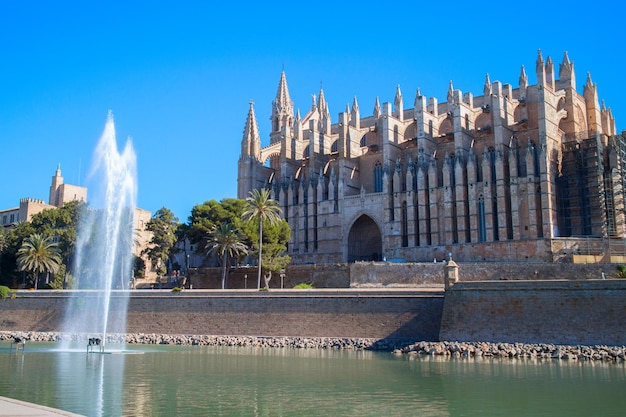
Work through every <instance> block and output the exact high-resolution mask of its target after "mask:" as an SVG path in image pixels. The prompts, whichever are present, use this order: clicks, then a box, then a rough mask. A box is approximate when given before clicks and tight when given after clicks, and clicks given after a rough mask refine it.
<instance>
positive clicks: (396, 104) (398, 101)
mask: <svg viewBox="0 0 626 417" xmlns="http://www.w3.org/2000/svg"><path fill="white" fill-rule="evenodd" d="M393 112H394V116H395V117H396V118H397V119H398V120H400V121H402V120H404V101H403V100H402V91H400V84H398V87H396V97H395V98H394V100H393Z"/></svg>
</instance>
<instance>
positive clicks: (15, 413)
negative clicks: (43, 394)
mask: <svg viewBox="0 0 626 417" xmlns="http://www.w3.org/2000/svg"><path fill="white" fill-rule="evenodd" d="M0 416H2V417H9V416H10V417H19V416H25V417H59V416H64V417H83V416H80V415H79V414H74V413H70V412H67V411H63V410H56V409H54V408H50V407H45V406H43V405H37V404H31V403H27V402H24V401H19V400H14V399H13V398H7V397H0Z"/></svg>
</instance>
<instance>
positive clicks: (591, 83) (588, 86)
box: [585, 72, 595, 88]
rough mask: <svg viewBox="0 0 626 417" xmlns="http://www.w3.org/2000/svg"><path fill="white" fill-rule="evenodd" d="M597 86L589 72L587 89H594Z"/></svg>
mask: <svg viewBox="0 0 626 417" xmlns="http://www.w3.org/2000/svg"><path fill="white" fill-rule="evenodd" d="M593 87H595V84H594V83H593V81H591V73H590V72H587V82H586V83H585V88H593Z"/></svg>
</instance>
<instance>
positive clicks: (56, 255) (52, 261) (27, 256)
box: [17, 233, 62, 289]
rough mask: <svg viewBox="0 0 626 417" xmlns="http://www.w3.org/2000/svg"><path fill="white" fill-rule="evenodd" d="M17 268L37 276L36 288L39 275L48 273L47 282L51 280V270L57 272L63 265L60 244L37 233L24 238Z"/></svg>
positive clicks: (18, 253)
mask: <svg viewBox="0 0 626 417" xmlns="http://www.w3.org/2000/svg"><path fill="white" fill-rule="evenodd" d="M17 255H18V256H17V268H18V269H19V270H20V271H26V272H30V273H32V274H33V275H34V276H35V289H36V288H37V281H38V280H39V275H41V274H43V273H45V274H46V284H48V283H49V281H50V272H52V273H55V272H57V271H58V270H59V267H60V266H61V263H62V259H61V254H60V251H59V244H58V243H57V242H54V241H52V239H51V238H50V237H49V236H44V235H40V234H38V233H35V234H33V235H31V236H29V237H28V238H26V239H25V240H24V242H23V243H22V247H21V248H20V249H19V250H18V251H17Z"/></svg>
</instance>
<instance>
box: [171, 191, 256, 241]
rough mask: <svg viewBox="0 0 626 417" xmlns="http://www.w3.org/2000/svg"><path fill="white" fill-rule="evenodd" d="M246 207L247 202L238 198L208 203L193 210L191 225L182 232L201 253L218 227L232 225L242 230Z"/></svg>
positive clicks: (190, 219)
mask: <svg viewBox="0 0 626 417" xmlns="http://www.w3.org/2000/svg"><path fill="white" fill-rule="evenodd" d="M245 207H246V201H245V200H240V199H236V198H225V199H223V200H221V201H220V202H217V201H215V200H210V201H206V202H204V203H203V204H199V205H197V206H194V207H193V208H192V210H191V216H190V217H189V224H188V225H185V226H184V227H183V228H181V232H182V233H183V234H185V236H186V237H188V238H189V241H190V242H191V243H192V244H195V245H198V248H199V250H198V252H200V251H201V249H200V248H204V247H205V246H206V239H207V237H208V236H210V235H211V233H212V231H213V229H214V228H215V227H216V226H218V225H220V224H224V223H230V224H231V225H232V226H233V228H235V229H237V230H242V226H243V220H242V218H241V215H242V214H243V212H244V210H245Z"/></svg>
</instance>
